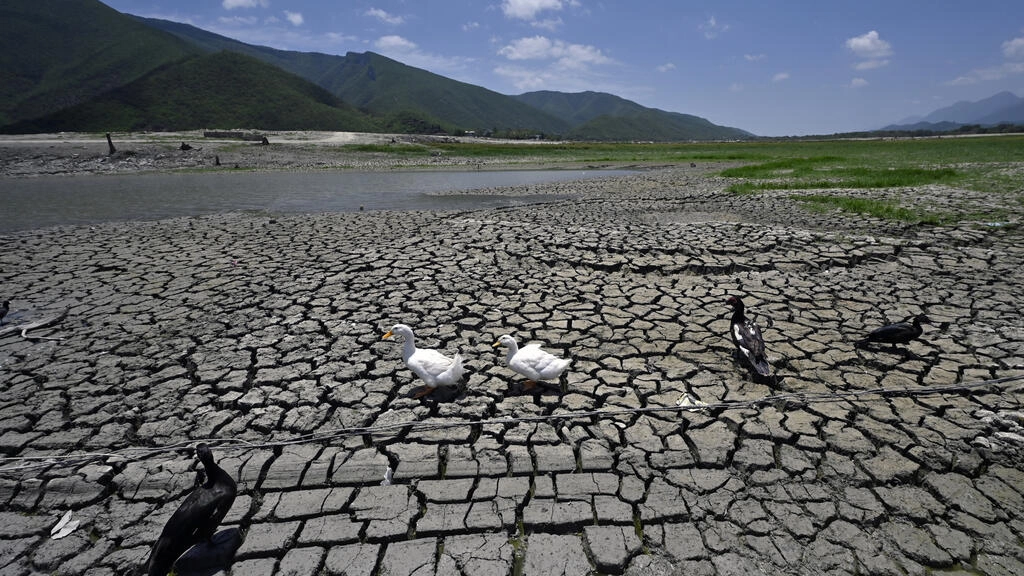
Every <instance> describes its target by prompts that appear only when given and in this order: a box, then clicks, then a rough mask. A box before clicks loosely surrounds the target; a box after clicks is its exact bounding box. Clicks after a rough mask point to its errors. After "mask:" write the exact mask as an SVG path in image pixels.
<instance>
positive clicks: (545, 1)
mask: <svg viewBox="0 0 1024 576" xmlns="http://www.w3.org/2000/svg"><path fill="white" fill-rule="evenodd" d="M561 9H562V0H504V2H502V3H501V11H502V12H504V13H505V16H506V17H508V18H517V19H519V20H533V19H534V18H536V17H537V14H538V13H540V12H543V11H545V10H561Z"/></svg>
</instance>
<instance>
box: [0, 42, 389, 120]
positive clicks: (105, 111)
mask: <svg viewBox="0 0 1024 576" xmlns="http://www.w3.org/2000/svg"><path fill="white" fill-rule="evenodd" d="M202 128H257V129H263V130H339V131H342V130H344V131H357V132H373V131H376V130H379V129H380V128H381V123H380V121H378V120H375V119H372V118H370V117H368V116H366V115H365V114H363V113H361V112H359V111H358V110H355V109H353V108H352V107H351V106H349V105H348V104H345V103H344V102H342V101H341V100H340V99H338V98H337V97H336V96H334V95H332V94H331V93H330V92H328V91H326V90H324V89H323V88H320V87H319V86H317V85H315V84H313V83H311V82H307V81H305V80H303V79H302V78H299V77H298V76H295V75H294V74H289V73H288V72H285V71H283V70H281V69H279V68H275V67H274V66H271V65H269V64H266V63H263V62H260V61H259V60H256V59H255V58H250V57H249V56H245V55H242V54H237V53H234V52H216V53H213V54H206V55H202V56H194V57H191V58H188V59H186V60H184V61H182V62H178V63H174V64H170V65H167V66H164V67H162V68H160V69H157V70H155V71H153V72H151V73H150V74H147V75H146V76H143V77H142V78H139V79H138V80H135V81H134V82H130V83H128V84H126V85H124V86H121V87H119V88H115V89H114V90H111V91H109V92H107V93H105V94H102V95H100V96H98V97H96V98H94V99H92V100H90V101H88V102H84V103H82V104H77V105H75V106H72V107H69V108H66V109H64V110H61V111H59V112H56V113H54V114H51V115H48V116H44V117H41V118H36V119H32V120H26V121H23V122H20V123H15V124H12V125H10V126H6V127H4V129H3V131H5V132H20V133H23V132H59V131H72V130H74V131H111V130H120V131H137V130H195V129H202Z"/></svg>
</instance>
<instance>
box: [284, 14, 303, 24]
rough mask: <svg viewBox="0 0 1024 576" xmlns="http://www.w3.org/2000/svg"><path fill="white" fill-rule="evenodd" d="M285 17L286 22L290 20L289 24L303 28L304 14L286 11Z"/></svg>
mask: <svg viewBox="0 0 1024 576" xmlns="http://www.w3.org/2000/svg"><path fill="white" fill-rule="evenodd" d="M284 17H285V20H288V21H289V22H291V23H292V26H302V22H303V19H302V13H300V12H289V11H287V10H285V11H284Z"/></svg>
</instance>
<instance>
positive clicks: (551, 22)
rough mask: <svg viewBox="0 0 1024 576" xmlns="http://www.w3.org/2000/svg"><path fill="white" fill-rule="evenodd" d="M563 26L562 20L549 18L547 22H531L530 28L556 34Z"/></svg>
mask: <svg viewBox="0 0 1024 576" xmlns="http://www.w3.org/2000/svg"><path fill="white" fill-rule="evenodd" d="M561 25H562V19H561V18H548V19H546V20H535V21H533V22H530V26H533V27H534V28H541V29H544V30H550V31H551V32H554V31H555V30H556V29H558V27H559V26H561Z"/></svg>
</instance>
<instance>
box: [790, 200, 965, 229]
mask: <svg viewBox="0 0 1024 576" xmlns="http://www.w3.org/2000/svg"><path fill="white" fill-rule="evenodd" d="M790 198H791V199H793V200H796V201H797V202H800V203H801V204H803V205H804V206H805V207H806V208H807V209H808V210H812V211H815V212H829V211H831V210H836V209H839V210H842V211H844V212H853V213H856V214H865V215H868V216H873V217H875V218H881V219H883V220H898V221H900V222H911V223H915V224H947V223H949V222H952V221H954V220H955V219H954V218H953V216H952V215H950V214H942V213H938V212H928V211H925V210H916V209H912V208H907V207H904V206H900V205H899V203H898V202H896V201H895V200H884V199H875V198H857V197H852V196H825V195H821V194H811V195H799V194H794V195H792V196H790Z"/></svg>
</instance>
